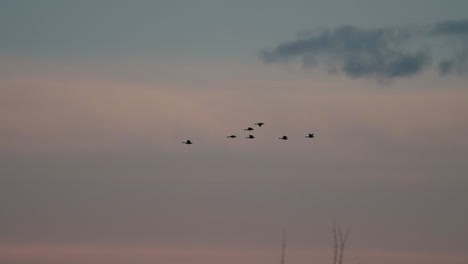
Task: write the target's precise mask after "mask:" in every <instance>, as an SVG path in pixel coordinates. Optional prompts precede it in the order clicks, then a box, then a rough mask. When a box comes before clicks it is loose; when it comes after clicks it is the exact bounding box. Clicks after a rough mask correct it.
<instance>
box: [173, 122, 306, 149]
mask: <svg viewBox="0 0 468 264" xmlns="http://www.w3.org/2000/svg"><path fill="white" fill-rule="evenodd" d="M264 124H265V123H255V124H254V125H256V126H258V127H262V126H263V125H264ZM253 130H254V129H253V128H251V127H248V128H246V129H244V131H253ZM236 137H237V136H236V135H230V136H227V138H236ZM305 137H306V138H314V137H315V135H314V134H310V133H309V134H308V135H307V136H305ZM245 138H248V139H254V138H255V137H254V135H249V136H248V137H245ZM279 139H282V140H288V137H287V136H282V137H280V138H279ZM182 143H184V144H187V145H191V144H193V143H192V141H191V140H190V139H188V140H187V141H185V142H182Z"/></svg>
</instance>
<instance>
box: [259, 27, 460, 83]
mask: <svg viewBox="0 0 468 264" xmlns="http://www.w3.org/2000/svg"><path fill="white" fill-rule="evenodd" d="M436 38H444V40H447V41H449V42H450V43H453V44H455V45H454V46H456V47H457V48H454V49H452V50H445V51H444V54H448V55H449V57H448V58H443V59H438V60H437V61H436V65H437V67H438V69H439V72H440V74H442V75H446V74H460V75H462V74H466V73H467V68H468V67H467V61H468V20H461V21H445V22H440V23H437V24H435V25H433V26H432V27H431V28H430V29H429V30H422V29H421V30H415V29H409V28H371V29H364V28H359V27H354V26H342V27H338V28H335V29H332V30H322V31H317V32H315V33H311V34H309V35H308V36H302V37H300V38H298V39H297V40H295V41H290V42H285V43H282V44H280V45H278V46H277V47H276V48H274V49H272V50H263V51H262V53H261V58H262V60H263V61H264V62H265V63H281V62H289V61H292V60H297V59H299V60H301V61H302V64H303V65H304V67H308V68H314V67H324V68H325V69H327V70H328V72H329V73H336V72H337V70H340V71H341V72H343V73H345V74H346V75H348V76H349V77H352V78H361V77H366V78H375V79H378V80H379V81H382V80H389V79H393V78H398V77H407V76H412V75H416V74H419V73H421V72H423V71H424V70H425V69H426V68H428V67H430V66H431V65H432V61H433V58H434V57H436V56H434V55H433V54H432V53H433V49H432V48H433V45H432V44H433V41H435V39H436ZM422 40H424V41H425V42H423V41H422ZM330 69H333V70H330Z"/></svg>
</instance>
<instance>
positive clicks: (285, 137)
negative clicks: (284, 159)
mask: <svg viewBox="0 0 468 264" xmlns="http://www.w3.org/2000/svg"><path fill="white" fill-rule="evenodd" d="M279 139H282V140H288V137H287V136H283V137H280V138H279Z"/></svg>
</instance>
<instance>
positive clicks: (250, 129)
mask: <svg viewBox="0 0 468 264" xmlns="http://www.w3.org/2000/svg"><path fill="white" fill-rule="evenodd" d="M244 130H245V131H252V130H254V129H253V128H251V127H248V128H246V129H244Z"/></svg>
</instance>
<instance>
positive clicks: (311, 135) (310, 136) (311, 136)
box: [305, 134, 315, 138]
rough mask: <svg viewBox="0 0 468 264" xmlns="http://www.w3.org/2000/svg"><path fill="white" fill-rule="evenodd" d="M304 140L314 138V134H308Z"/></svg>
mask: <svg viewBox="0 0 468 264" xmlns="http://www.w3.org/2000/svg"><path fill="white" fill-rule="evenodd" d="M305 137H306V138H314V137H315V136H314V134H309V135H308V136H305Z"/></svg>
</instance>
